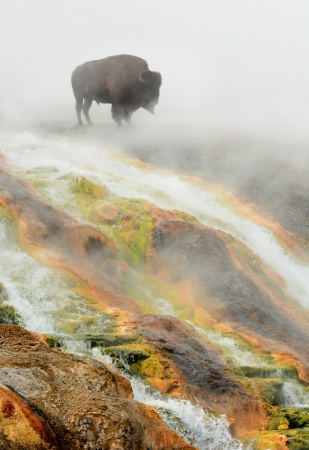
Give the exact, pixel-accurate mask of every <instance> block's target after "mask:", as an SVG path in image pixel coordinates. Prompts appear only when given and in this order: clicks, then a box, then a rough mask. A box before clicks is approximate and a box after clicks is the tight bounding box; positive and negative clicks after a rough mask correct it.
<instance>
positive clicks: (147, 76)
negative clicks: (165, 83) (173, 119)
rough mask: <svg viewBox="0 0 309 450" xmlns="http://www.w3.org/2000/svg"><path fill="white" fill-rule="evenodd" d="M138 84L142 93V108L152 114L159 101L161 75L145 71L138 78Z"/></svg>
mask: <svg viewBox="0 0 309 450" xmlns="http://www.w3.org/2000/svg"><path fill="white" fill-rule="evenodd" d="M138 82H139V86H140V89H141V91H142V98H143V104H142V107H143V108H144V109H146V110H147V111H149V112H150V113H151V114H154V107H155V106H156V104H157V103H158V101H159V94H160V86H161V83H162V79H161V74H160V73H159V72H152V71H151V70H145V71H143V72H141V73H140V74H139V76H138Z"/></svg>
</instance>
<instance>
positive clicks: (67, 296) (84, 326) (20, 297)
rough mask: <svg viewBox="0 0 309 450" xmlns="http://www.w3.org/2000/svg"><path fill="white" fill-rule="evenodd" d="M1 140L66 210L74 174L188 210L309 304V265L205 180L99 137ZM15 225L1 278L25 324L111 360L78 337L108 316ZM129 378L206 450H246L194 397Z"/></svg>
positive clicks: (4, 231) (140, 395) (144, 398)
mask: <svg viewBox="0 0 309 450" xmlns="http://www.w3.org/2000/svg"><path fill="white" fill-rule="evenodd" d="M1 140H2V142H1V147H0V149H1V150H2V152H3V153H4V155H5V161H6V162H8V163H10V164H11V165H12V170H15V171H16V172H17V173H21V174H22V176H25V177H27V176H31V177H32V178H33V177H35V174H36V173H37V175H38V177H42V174H43V176H44V177H45V179H46V181H48V183H47V185H46V188H45V193H46V195H48V196H49V197H50V198H52V199H53V201H54V202H55V204H58V205H60V206H61V207H63V208H64V209H67V210H69V200H68V199H66V198H60V197H59V191H58V190H57V189H58V188H57V183H54V182H55V181H57V180H58V181H59V180H61V177H63V176H66V175H68V174H73V175H76V176H85V177H86V178H89V179H92V180H94V181H95V182H96V183H99V184H101V185H105V186H106V187H107V188H108V189H109V190H111V191H112V192H113V193H115V194H117V195H119V196H122V197H127V198H129V197H130V198H143V199H146V200H148V201H150V202H153V203H155V204H156V205H158V206H160V207H163V208H167V209H177V210H181V211H185V212H187V213H189V214H192V215H193V216H195V217H196V218H197V219H199V220H200V221H201V222H202V223H203V224H207V225H210V226H212V227H216V228H219V229H221V230H223V231H225V232H228V233H231V234H233V235H234V236H235V237H237V238H238V239H241V240H242V241H243V242H245V243H246V244H247V245H248V246H249V247H250V248H251V249H252V250H253V251H254V252H255V253H256V254H258V255H259V256H260V257H261V258H262V259H263V260H265V261H266V262H267V263H268V264H269V265H270V266H271V267H272V268H273V269H274V270H276V271H277V272H278V273H279V274H280V275H281V276H282V277H283V278H284V279H285V281H286V282H287V285H288V289H289V291H290V293H291V294H292V295H294V296H295V298H296V299H297V300H298V301H299V302H300V303H301V304H302V305H303V306H305V307H308V306H309V267H308V266H305V265H301V264H300V263H298V262H296V260H294V259H293V257H292V256H291V255H289V254H288V253H286V252H285V250H284V249H283V248H281V247H280V245H279V244H278V242H277V241H276V240H275V238H274V236H273V235H272V233H271V231H270V230H268V229H266V228H264V227H262V226H260V225H258V224H256V223H254V222H253V221H252V220H251V219H249V218H247V217H241V216H239V215H237V214H236V213H235V212H234V211H233V209H229V207H228V206H223V205H222V204H221V203H220V199H219V196H218V195H217V194H216V193H215V192H213V191H211V190H209V191H208V190H207V189H206V187H205V186H199V185H195V184H193V183H190V182H189V181H187V180H185V179H183V178H182V177H181V176H178V175H176V174H171V173H164V172H162V171H161V172H160V171H159V170H156V169H151V170H148V171H145V170H143V169H142V168H140V167H138V166H136V165H134V164H130V163H128V162H124V161H122V160H121V159H119V157H117V155H115V153H114V152H113V151H112V149H110V148H105V147H104V146H102V145H99V144H94V143H93V142H92V143H90V142H86V141H81V142H79V143H77V142H74V141H72V140H70V139H68V138H64V137H63V138H57V139H56V138H51V137H49V138H42V137H38V136H36V135H34V134H31V133H22V134H17V135H13V136H12V135H2V136H1ZM85 155H87V158H86V159H85ZM53 183H54V187H52V186H53ZM8 228H9V226H8V222H7V219H5V218H1V215H0V253H1V258H0V282H1V283H2V284H3V286H4V288H5V292H6V293H7V301H8V303H9V304H11V305H12V306H13V307H14V308H15V309H16V311H17V312H18V313H19V314H20V316H21V318H22V324H23V325H24V326H25V327H26V328H28V329H31V330H33V331H38V332H40V333H44V334H54V335H58V336H61V337H62V342H63V346H64V348H65V349H66V350H67V351H72V352H74V353H81V354H87V355H91V356H93V357H96V358H99V359H103V360H104V359H105V360H106V355H104V354H102V353H101V351H100V350H99V349H96V348H95V349H90V347H89V345H88V344H87V343H86V342H85V341H84V340H83V339H78V338H77V337H78V336H80V335H82V334H83V333H84V334H86V333H102V332H104V329H105V327H108V324H109V323H108V318H106V317H105V316H104V315H102V314H100V312H99V311H98V310H97V309H96V307H95V305H92V304H89V303H87V302H86V301H85V299H83V298H81V297H79V296H78V294H76V292H75V290H74V286H72V284H70V282H69V281H68V280H65V279H64V278H62V277H61V276H60V275H58V274H57V273H55V271H54V270H52V269H49V268H46V267H43V266H42V265H40V264H39V263H38V262H36V261H35V260H34V259H33V258H32V257H31V256H29V255H28V254H26V253H25V252H23V251H22V250H21V249H20V248H19V246H18V245H17V243H16V242H14V241H13V240H12V239H11V236H8ZM152 306H153V307H155V308H156V311H157V313H159V314H170V315H176V314H175V311H174V310H173V307H172V305H170V304H169V303H168V302H167V301H166V300H165V299H164V298H158V299H157V300H155V301H153V305H152ZM191 325H192V326H194V324H192V323H191ZM194 327H195V326H194ZM195 328H197V327H195ZM196 331H197V332H199V334H200V335H203V333H206V332H205V330H202V329H199V330H198V329H196ZM72 336H75V339H72ZM205 337H206V338H207V339H208V340H210V341H211V342H213V343H214V344H216V345H218V346H219V347H220V348H221V349H222V350H223V353H224V354H225V356H226V358H227V359H231V360H232V361H233V362H234V364H238V365H244V366H245V365H248V366H263V365H267V361H266V360H264V359H263V358H261V357H259V356H258V355H255V354H253V353H251V352H250V351H246V350H243V349H241V348H240V347H239V346H238V345H237V343H236V342H235V341H234V340H233V339H232V338H227V337H225V336H223V335H222V334H220V333H215V332H212V333H206V335H205ZM109 362H110V361H109ZM126 376H128V377H129V378H130V381H131V384H132V388H133V391H134V397H135V399H136V400H138V401H141V402H143V403H146V404H148V405H150V406H152V407H154V408H155V409H156V410H157V411H158V412H159V414H160V415H161V417H162V419H163V420H164V421H165V422H166V423H167V425H168V426H169V427H171V428H172V429H174V430H175V431H176V432H177V433H179V434H180V435H181V436H183V438H184V439H185V440H187V441H188V442H190V443H192V444H193V445H195V446H197V447H198V448H200V449H201V450H206V449H211V450H238V449H242V448H244V447H243V445H242V444H241V443H240V442H239V441H238V440H235V439H233V438H232V437H231V435H230V432H229V429H228V424H227V421H226V420H225V417H223V416H221V417H215V416H214V415H212V414H210V413H209V412H207V411H206V410H204V409H202V408H200V407H198V406H194V405H192V404H191V403H190V402H189V401H187V400H176V399H173V398H169V397H164V396H162V395H161V394H160V393H158V392H156V391H154V390H152V389H150V388H149V387H148V386H146V385H145V384H144V383H142V382H141V380H139V379H136V378H132V377H130V376H129V375H128V374H126ZM282 398H283V404H285V405H287V406H295V405H302V406H304V405H305V406H306V404H307V403H308V405H309V399H308V398H307V397H304V391H301V387H300V386H299V384H298V383H296V382H294V381H290V380H287V381H286V382H285V383H284V386H283V389H282Z"/></svg>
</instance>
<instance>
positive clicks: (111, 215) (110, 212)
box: [96, 203, 120, 223]
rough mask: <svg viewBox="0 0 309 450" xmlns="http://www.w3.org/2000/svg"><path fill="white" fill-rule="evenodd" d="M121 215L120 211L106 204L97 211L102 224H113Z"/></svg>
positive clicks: (114, 206)
mask: <svg viewBox="0 0 309 450" xmlns="http://www.w3.org/2000/svg"><path fill="white" fill-rule="evenodd" d="M119 213H120V209H119V208H118V207H117V206H116V205H113V204H111V203H110V204H105V205H102V206H100V207H98V208H97V209H96V214H97V216H98V219H99V220H100V221H102V222H106V223H111V222H113V221H114V220H115V219H116V218H117V216H118V215H119Z"/></svg>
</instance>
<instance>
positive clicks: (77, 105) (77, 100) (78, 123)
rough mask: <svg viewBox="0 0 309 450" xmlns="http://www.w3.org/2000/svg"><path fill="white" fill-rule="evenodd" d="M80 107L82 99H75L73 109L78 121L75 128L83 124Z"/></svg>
mask: <svg viewBox="0 0 309 450" xmlns="http://www.w3.org/2000/svg"><path fill="white" fill-rule="evenodd" d="M82 106H83V97H81V98H77V99H76V105H75V109H76V114H77V120H78V122H77V126H79V127H80V126H81V127H82V126H83V122H82V118H81V112H82Z"/></svg>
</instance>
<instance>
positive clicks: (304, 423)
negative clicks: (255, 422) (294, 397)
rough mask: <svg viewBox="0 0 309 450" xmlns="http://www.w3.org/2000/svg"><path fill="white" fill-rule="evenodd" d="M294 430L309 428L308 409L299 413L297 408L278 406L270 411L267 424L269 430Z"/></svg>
mask: <svg viewBox="0 0 309 450" xmlns="http://www.w3.org/2000/svg"><path fill="white" fill-rule="evenodd" d="M285 427H286V428H285ZM295 428H297V429H299V428H309V409H304V410H303V411H301V410H298V409H297V408H288V407H280V406H276V407H274V408H273V409H272V411H271V414H270V421H269V424H268V429H269V430H283V429H287V430H288V429H289V430H291V429H292V430H293V429H295ZM308 431H309V429H308Z"/></svg>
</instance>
